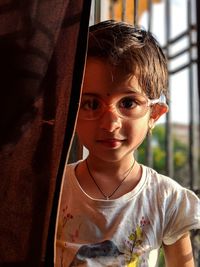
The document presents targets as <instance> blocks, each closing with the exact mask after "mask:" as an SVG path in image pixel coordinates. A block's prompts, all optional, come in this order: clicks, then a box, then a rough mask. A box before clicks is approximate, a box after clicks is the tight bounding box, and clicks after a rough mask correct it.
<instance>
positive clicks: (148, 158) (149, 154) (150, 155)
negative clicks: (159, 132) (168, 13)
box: [146, 0, 153, 167]
mask: <svg viewBox="0 0 200 267" xmlns="http://www.w3.org/2000/svg"><path fill="white" fill-rule="evenodd" d="M147 8H148V26H147V27H148V30H149V31H151V28H152V1H151V0H148V1H147ZM146 142H147V143H146V144H147V147H146V162H147V165H148V166H149V167H153V150H152V136H151V134H148V135H147V137H146Z"/></svg>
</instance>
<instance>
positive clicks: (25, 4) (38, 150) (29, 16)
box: [0, 0, 91, 267]
mask: <svg viewBox="0 0 200 267" xmlns="http://www.w3.org/2000/svg"><path fill="white" fill-rule="evenodd" d="M90 4H91V3H90V1H84V0H79V1H73V0H29V1H27V0H1V3H0V85H1V90H0V179H1V182H0V266H26V267H27V266H28V267H29V266H30V267H31V266H34V267H37V266H43V265H46V266H53V255H52V254H53V240H54V231H55V220H56V213H57V203H58V197H59V190H60V184H61V181H62V172H63V168H64V164H65V160H66V158H67V156H68V152H69V148H70V144H71V139H72V137H73V133H74V125H75V119H76V113H77V109H78V102H79V97H80V88H81V82H82V75H83V68H84V62H85V53H86V45H87V31H88V24H89V13H90ZM47 241H48V242H47Z"/></svg>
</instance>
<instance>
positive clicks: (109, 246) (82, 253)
mask: <svg viewBox="0 0 200 267" xmlns="http://www.w3.org/2000/svg"><path fill="white" fill-rule="evenodd" d="M123 254H124V253H122V252H120V251H119V250H118V248H117V246H116V245H115V244H114V243H113V242H112V241H110V240H106V241H103V242H101V243H96V244H89V245H84V246H82V247H80V248H79V250H78V252H77V253H76V255H75V257H74V259H73V261H72V263H71V264H70V267H73V266H78V265H80V264H83V263H85V262H86V259H91V258H101V257H106V258H107V257H114V258H115V257H118V256H119V255H123Z"/></svg>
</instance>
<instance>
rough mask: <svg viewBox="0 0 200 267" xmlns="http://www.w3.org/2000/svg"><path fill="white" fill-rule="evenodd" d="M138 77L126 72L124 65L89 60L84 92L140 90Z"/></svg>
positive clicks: (93, 59)
mask: <svg viewBox="0 0 200 267" xmlns="http://www.w3.org/2000/svg"><path fill="white" fill-rule="evenodd" d="M141 91H142V90H141V88H140V86H139V82H138V79H137V77H136V76H135V75H134V74H133V73H131V74H126V73H124V71H123V69H122V67H116V66H112V65H110V64H109V63H108V62H107V61H106V60H102V59H98V58H89V60H87V65H86V70H85V77H84V82H83V92H86V93H87V92H88V93H97V94H98V93H99V94H104V95H107V96H109V95H112V94H116V93H131V92H140V93H141Z"/></svg>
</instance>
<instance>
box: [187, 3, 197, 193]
mask: <svg viewBox="0 0 200 267" xmlns="http://www.w3.org/2000/svg"><path fill="white" fill-rule="evenodd" d="M190 12H191V6H190V1H187V23H188V29H190V25H191V14H190ZM191 34H192V33H191V29H190V31H189V48H190V53H189V59H190V65H189V95H190V97H189V116H190V118H189V119H190V120H189V172H190V188H191V189H192V190H193V189H194V160H195V159H194V145H195V137H194V109H193V107H194V90H193V69H192V65H193V64H192V62H191V61H192V47H191V43H192V40H191Z"/></svg>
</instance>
